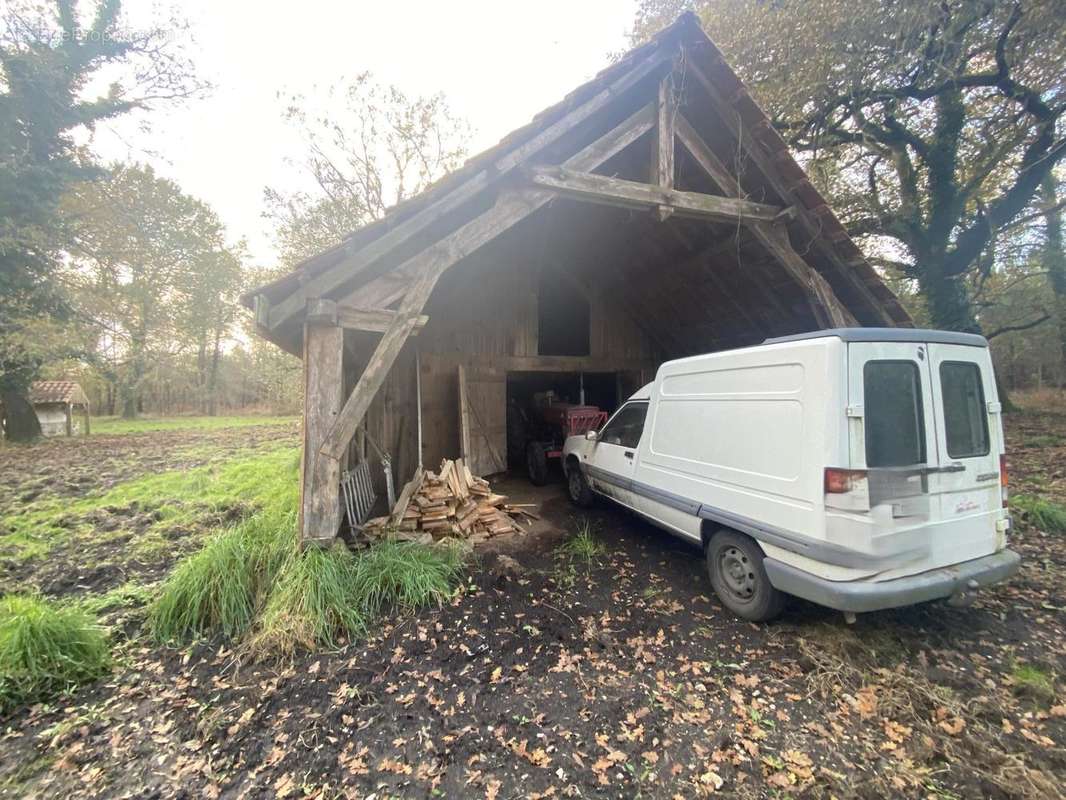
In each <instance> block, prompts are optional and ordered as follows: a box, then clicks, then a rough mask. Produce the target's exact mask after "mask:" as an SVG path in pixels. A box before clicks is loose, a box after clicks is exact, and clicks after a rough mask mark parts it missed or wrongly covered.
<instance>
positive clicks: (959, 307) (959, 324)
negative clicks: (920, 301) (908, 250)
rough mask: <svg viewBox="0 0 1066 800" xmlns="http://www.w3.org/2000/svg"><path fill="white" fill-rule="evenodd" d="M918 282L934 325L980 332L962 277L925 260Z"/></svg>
mask: <svg viewBox="0 0 1066 800" xmlns="http://www.w3.org/2000/svg"><path fill="white" fill-rule="evenodd" d="M918 283H919V285H920V287H921V290H922V293H923V294H924V295H925V303H926V307H927V308H928V309H929V319H930V320H931V321H932V323H933V327H934V328H938V329H940V330H945V331H959V332H961V333H980V332H981V326H980V325H978V324H977V318H976V316H974V313H973V305H972V304H971V303H970V295H969V293H968V292H967V291H966V284H965V283H964V282H963V280H962V278H960V277H958V276H947V275H944V274H943V272H941V270H940V268H939V267H938V266H933V265H932V264H929V265H927V266H926V268H925V270H923V272H922V276H921V278H920V279H919V281H918Z"/></svg>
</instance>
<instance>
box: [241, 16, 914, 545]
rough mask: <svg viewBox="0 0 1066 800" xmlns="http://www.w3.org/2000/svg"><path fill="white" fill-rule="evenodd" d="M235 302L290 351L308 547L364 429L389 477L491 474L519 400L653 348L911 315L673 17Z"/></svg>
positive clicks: (711, 54) (706, 48) (642, 373)
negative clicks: (300, 400) (474, 151)
mask: <svg viewBox="0 0 1066 800" xmlns="http://www.w3.org/2000/svg"><path fill="white" fill-rule="evenodd" d="M244 301H245V303H246V304H247V305H248V306H249V307H250V308H252V309H254V312H255V318H256V322H257V327H258V330H259V331H260V333H261V334H262V335H263V336H265V337H267V338H268V339H270V340H271V341H273V342H275V343H276V344H278V345H279V346H280V347H282V348H284V349H286V350H288V351H290V352H292V353H295V354H298V355H300V356H301V357H302V358H303V361H304V375H305V379H306V383H305V391H306V395H305V399H306V402H305V410H304V461H303V476H302V481H303V483H302V492H303V497H302V507H301V533H302V536H303V539H304V541H305V542H306V541H329V540H331V539H333V537H334V536H335V535H336V532H337V530H338V528H339V526H340V522H341V512H340V504H339V499H338V498H339V489H338V483H339V479H340V475H341V473H342V469H343V468H344V466H346V464H347V463H349V462H351V461H353V460H355V461H357V460H360V459H363V458H366V456H367V453H368V444H367V443H368V440H369V441H370V442H372V443H374V444H375V445H376V446H377V447H378V448H380V449H383V450H386V451H388V452H389V453H390V454H391V458H392V465H393V471H394V473H395V479H396V481H397V483H402V482H403V481H406V480H407V479H408V478H409V477H410V475H411V474H412V473H413V472H414V470H415V469H416V466H418V465H420V464H422V463H425V464H426V465H427V466H429V465H436V464H437V463H439V462H440V460H441V459H442V458H443V457H449V458H455V457H457V456H460V455H462V456H464V457H465V458H466V459H467V464H468V466H469V467H470V469H471V470H472V471H473V472H474V473H476V474H491V473H494V472H498V471H501V470H503V469H505V468H506V466H507V452H508V441H507V435H508V408H509V407H515V406H516V405H519V404H522V403H525V402H528V401H529V398H530V397H531V396H533V395H536V394H538V393H543V392H547V391H552V392H555V394H556V395H557V396H562V397H569V398H571V399H576V396H577V395H578V394H579V393H580V394H581V395H583V397H584V398H585V399H586V401H587V402H589V403H591V404H595V405H598V406H600V407H602V408H604V409H607V410H612V409H613V408H615V407H616V406H617V405H618V404H619V403H620V402H621V401H623V400H624V399H625V398H626V397H627V396H628V394H629V393H631V392H632V391H633V390H635V389H636V388H638V387H639V386H641V385H642V384H643V383H644V382H646V381H648V380H650V379H651V378H652V377H653V375H654V372H655V369H656V367H657V366H658V364H659V363H661V362H662V361H663V360H666V359H670V358H677V357H679V356H684V355H690V354H693V353H700V352H709V351H714V350H720V349H724V348H731V347H738V346H743V345H749V344H753V343H757V342H760V341H762V340H763V339H764V338H766V337H769V336H779V335H784V334H789V333H796V332H800V331H806V330H813V329H820V328H830V327H835V326H844V325H863V326H907V325H910V324H911V321H910V319H909V317H908V316H907V313H906V312H905V311H904V310H903V308H902V307H901V306H900V304H899V302H898V300H897V299H896V297H895V296H894V295H893V294H892V292H891V291H890V290H889V289H888V288H887V287H886V286H885V285H884V283H882V281H881V280H880V278H879V277H878V275H877V273H876V272H875V271H874V270H873V269H872V268H871V267H870V265H869V264H868V263H867V262H866V261H865V260H864V258H863V257H862V255H861V253H860V252H859V250H858V248H857V247H856V246H855V244H854V243H853V242H852V241H851V240H850V239H849V238H848V235H847V234H846V233H845V231H844V229H843V227H842V226H841V224H840V222H839V221H838V220H837V218H836V216H835V215H834V214H833V212H832V210H831V209H830V208H829V207H828V206H827V205H826V202H825V200H824V199H823V198H822V196H821V195H820V194H819V193H818V191H817V190H815V188H814V187H813V186H812V185H811V183H810V182H809V181H808V179H807V176H806V175H805V173H804V171H803V170H802V169H801V168H800V167H799V166H798V165H797V163H796V161H795V160H794V158H793V157H792V155H791V154H790V153H789V151H788V149H787V147H786V145H785V143H784V141H783V140H782V139H781V138H780V136H779V135H778V134H777V133H776V131H775V130H774V129H773V128H772V127H771V125H770V122H769V120H768V119H767V117H766V115H765V114H764V113H763V112H762V111H761V110H760V109H759V107H758V106H757V105H756V103H755V101H754V100H753V99H752V98H751V96H750V95H749V94H748V92H747V91H746V90H745V88H744V86H743V85H742V84H741V82H740V81H739V80H738V78H737V76H736V75H735V74H734V73H733V71H732V69H731V68H730V67H729V65H728V64H726V63H725V61H724V60H723V58H722V55H721V53H720V52H719V51H718V49H717V47H715V45H714V44H713V43H712V42H711V40H710V39H709V38H708V37H707V36H706V34H705V33H704V32H703V30H702V29H701V28H700V25H699V22H698V21H697V19H696V17H695V16H694V15H691V14H685V15H683V16H681V17H680V18H679V19H678V20H677V21H676V22H675V23H674V24H673V25H671V26H670V27H669V28H667V29H665V30H663V31H662V32H660V34H659V35H657V36H656V37H655V38H654V39H653V40H652V41H650V42H648V43H647V44H645V45H643V46H641V47H638V48H636V49H634V50H632V51H631V52H629V53H628V54H626V55H625V56H623V57H622V58H621V59H619V60H618V61H617V62H616V63H614V64H612V65H611V66H609V67H608V68H607V69H605V70H604V71H603V72H601V73H600V74H599V75H597V76H596V77H595V78H593V79H592V80H591V81H589V82H588V83H586V84H584V85H582V86H580V87H579V88H577V89H575V90H574V91H573V92H571V93H570V94H569V95H568V96H567V97H566V98H564V99H563V100H562V102H560V103H559V104H557V105H555V106H552V107H551V108H548V109H546V110H545V111H542V112H541V113H540V114H538V115H537V116H536V117H535V118H534V119H533V121H532V122H531V123H530V124H528V125H526V126H525V127H523V128H521V129H519V130H517V131H515V132H513V133H512V134H510V135H509V136H507V137H506V138H505V139H503V140H502V141H501V142H500V143H499V144H498V145H496V146H495V147H493V148H492V149H490V150H488V151H486V152H484V153H482V154H480V155H478V156H476V157H474V158H472V159H470V160H469V161H468V162H467V163H466V164H465V165H464V166H463V168H461V169H460V170H458V171H456V172H454V173H452V174H450V175H448V176H447V177H445V178H443V179H442V180H440V181H439V182H437V183H436V184H434V185H433V186H432V187H430V188H429V189H428V190H426V191H425V192H423V193H422V194H421V195H419V196H417V197H414V198H412V199H410V200H407V201H406V202H404V203H401V204H400V205H398V206H397V207H395V208H393V209H392V210H391V212H390V213H389V214H388V215H387V216H385V217H384V218H383V219H381V220H379V221H377V222H374V223H373V224H370V225H367V226H365V227H363V228H361V229H359V230H357V231H355V232H353V233H352V234H351V235H350V236H348V237H347V238H346V239H345V240H344V241H343V242H342V243H340V244H339V245H337V246H336V247H334V248H332V249H330V250H328V251H326V252H324V253H321V254H320V255H317V256H315V257H314V258H311V259H309V260H307V261H306V262H304V263H303V264H301V265H300V266H299V267H298V268H297V269H296V270H294V271H293V272H292V273H291V274H289V275H287V276H285V277H283V278H281V279H279V280H277V281H275V282H273V283H270V284H268V285H265V286H262V287H260V288H258V289H256V290H254V291H253V292H250V293H249V294H248V295H246V296H245V298H244ZM369 452H370V453H371V456H372V455H373V451H372V450H371V451H369Z"/></svg>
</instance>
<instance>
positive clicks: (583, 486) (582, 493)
mask: <svg viewBox="0 0 1066 800" xmlns="http://www.w3.org/2000/svg"><path fill="white" fill-rule="evenodd" d="M566 493H567V494H568V495H570V502H572V503H573V504H574V505H575V506H578V507H579V508H590V507H591V506H592V504H593V503H594V502H595V501H596V496H595V495H594V494H593V493H592V488H591V487H590V486H589V482H588V478H586V477H585V473H584V472H582V471H581V466H580V465H579V464H578V463H577V462H576V461H575V462H574V463H573V464H570V465H569V466H568V467H567V470H566Z"/></svg>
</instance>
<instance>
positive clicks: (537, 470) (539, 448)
mask: <svg viewBox="0 0 1066 800" xmlns="http://www.w3.org/2000/svg"><path fill="white" fill-rule="evenodd" d="M526 471H527V472H528V473H529V480H530V482H531V483H532V484H533V485H534V486H543V485H544V484H546V483H547V482H548V454H547V453H546V452H545V450H544V445H542V444H541V443H540V442H530V443H529V444H528V445H526Z"/></svg>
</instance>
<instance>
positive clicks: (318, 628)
mask: <svg viewBox="0 0 1066 800" xmlns="http://www.w3.org/2000/svg"><path fill="white" fill-rule="evenodd" d="M356 567H357V560H356V557H355V556H353V555H352V553H351V551H349V550H348V548H347V547H346V546H345V545H344V544H342V543H340V542H338V543H336V544H334V546H333V547H331V548H328V549H323V548H319V547H311V548H308V549H307V550H305V551H304V552H302V553H295V554H294V555H293V556H292V557H291V558H289V559H287V560H286V561H285V563H284V564H283V566H282V567H281V569H280V571H279V572H278V577H277V581H276V582H275V584H274V586H273V588H272V590H271V592H270V594H269V597H268V598H267V600H266V607H265V608H264V609H263V613H262V617H261V620H260V625H259V627H258V628H257V630H256V632H255V633H254V634H253V636H252V639H251V641H250V643H249V645H250V648H251V649H252V650H253V651H255V652H259V653H272V654H275V655H292V654H293V653H294V652H295V651H296V650H298V649H307V650H311V649H314V648H315V647H316V646H319V645H324V646H326V647H330V648H335V647H337V646H338V645H339V644H340V643H341V641H342V640H343V639H351V638H352V637H354V636H357V635H359V634H361V633H364V632H365V631H366V628H367V620H366V613H365V609H364V608H363V606H362V605H360V604H359V603H357V602H356V601H355V598H354V596H353V579H354V575H355V572H356Z"/></svg>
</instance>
